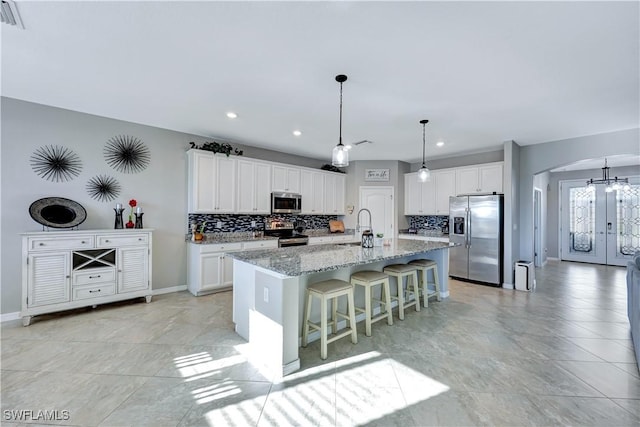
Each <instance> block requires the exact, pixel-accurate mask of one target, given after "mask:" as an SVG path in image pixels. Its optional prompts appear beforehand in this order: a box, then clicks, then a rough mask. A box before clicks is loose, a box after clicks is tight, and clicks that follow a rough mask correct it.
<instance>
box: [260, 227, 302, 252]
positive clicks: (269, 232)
mask: <svg viewBox="0 0 640 427" xmlns="http://www.w3.org/2000/svg"><path fill="white" fill-rule="evenodd" d="M264 234H265V236H273V237H277V238H278V247H281V248H285V247H288V246H304V245H308V244H309V236H305V235H304V234H298V233H296V232H295V226H294V224H293V222H290V221H267V222H265V224H264Z"/></svg>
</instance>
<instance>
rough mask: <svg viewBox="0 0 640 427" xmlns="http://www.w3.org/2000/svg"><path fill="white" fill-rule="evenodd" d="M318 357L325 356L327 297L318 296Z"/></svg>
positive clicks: (323, 357)
mask: <svg viewBox="0 0 640 427" xmlns="http://www.w3.org/2000/svg"><path fill="white" fill-rule="evenodd" d="M320 358H321V359H323V360H324V359H326V358H327V298H324V297H322V298H320Z"/></svg>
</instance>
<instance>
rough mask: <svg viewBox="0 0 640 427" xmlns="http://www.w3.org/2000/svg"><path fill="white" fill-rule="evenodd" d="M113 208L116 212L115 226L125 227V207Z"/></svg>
mask: <svg viewBox="0 0 640 427" xmlns="http://www.w3.org/2000/svg"><path fill="white" fill-rule="evenodd" d="M113 210H114V211H115V212H116V222H115V225H114V226H113V228H123V226H122V225H123V223H124V222H123V220H122V212H124V209H122V208H120V209H118V208H113Z"/></svg>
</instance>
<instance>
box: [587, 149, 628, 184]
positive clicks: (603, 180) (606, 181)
mask: <svg viewBox="0 0 640 427" xmlns="http://www.w3.org/2000/svg"><path fill="white" fill-rule="evenodd" d="M596 184H605V185H606V186H607V187H606V188H605V189H604V191H606V192H607V193H611V192H612V191H615V190H620V189H622V190H629V189H630V188H631V187H630V186H629V178H618V177H617V176H614V177H613V178H611V177H610V176H609V166H607V159H606V157H605V159H604V167H603V168H602V178H601V179H593V178H591V179H590V180H588V181H587V186H588V187H589V188H590V189H592V190H595V185H596Z"/></svg>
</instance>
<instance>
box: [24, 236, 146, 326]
mask: <svg viewBox="0 0 640 427" xmlns="http://www.w3.org/2000/svg"><path fill="white" fill-rule="evenodd" d="M151 234H152V233H151V230H149V229H135V230H130V231H129V230H127V231H125V230H93V231H82V232H79V231H49V232H34V233H24V234H23V235H22V259H23V264H22V296H23V298H22V311H21V316H22V322H23V324H24V325H25V326H28V325H29V324H30V322H31V318H32V317H33V316H35V315H39V314H45V313H52V312H56V311H62V310H70V309H74V308H79V307H86V306H96V305H98V304H104V303H109V302H114V301H121V300H125V299H131V298H136V297H145V298H146V300H147V302H150V301H151V289H152V288H151Z"/></svg>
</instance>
